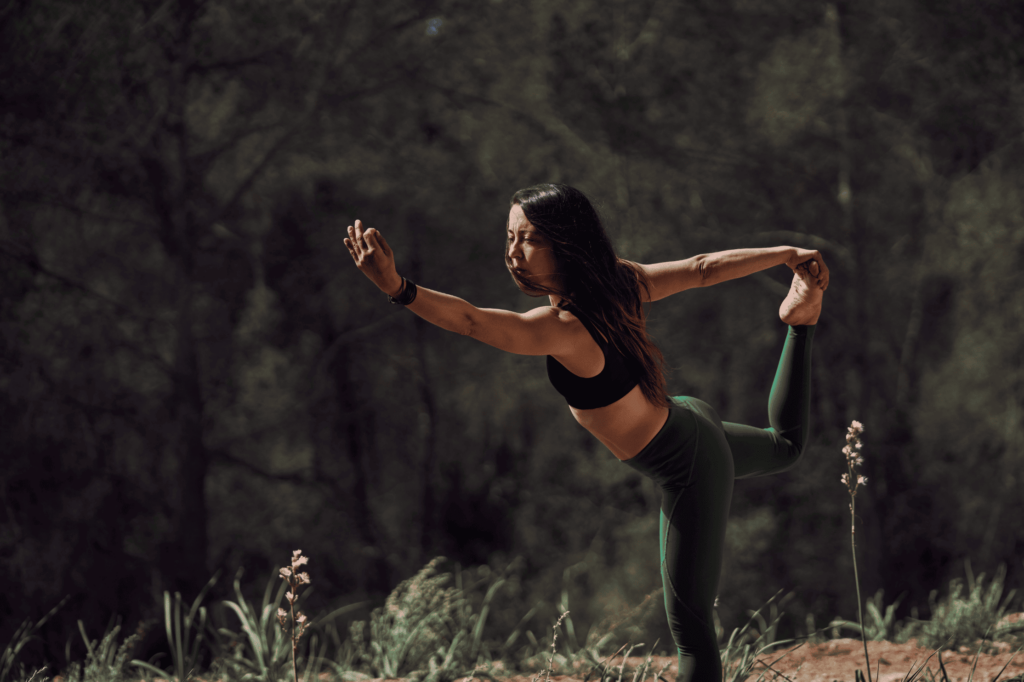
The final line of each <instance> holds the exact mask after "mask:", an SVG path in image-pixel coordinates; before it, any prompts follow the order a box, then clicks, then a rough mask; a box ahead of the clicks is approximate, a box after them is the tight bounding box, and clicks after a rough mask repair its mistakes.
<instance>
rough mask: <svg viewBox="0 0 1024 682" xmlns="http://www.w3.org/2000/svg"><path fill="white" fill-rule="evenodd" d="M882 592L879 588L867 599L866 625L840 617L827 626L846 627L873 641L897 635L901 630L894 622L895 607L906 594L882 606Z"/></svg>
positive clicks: (893, 637) (892, 638) (891, 638)
mask: <svg viewBox="0 0 1024 682" xmlns="http://www.w3.org/2000/svg"><path fill="white" fill-rule="evenodd" d="M884 594H885V590H882V589H879V590H878V592H875V596H874V597H872V598H871V599H868V601H867V609H868V622H867V624H866V625H863V626H862V625H861V624H859V623H853V622H850V621H848V620H844V619H842V618H836V619H834V620H832V622H831V623H829V624H828V627H831V628H847V629H849V630H853V631H854V632H856V633H857V634H859V635H861V636H862V637H864V638H866V639H870V640H871V641H873V642H881V641H883V640H894V639H895V638H896V636H897V635H896V633H897V632H898V631H901V628H900V627H899V624H897V623H896V622H895V619H896V608H897V607H898V606H899V605H900V602H901V601H903V597H905V596H906V592H904V593H903V594H901V595H900V596H899V597H897V598H896V601H895V602H894V603H892V604H889V605H888V606H883V605H884V602H883V601H882V597H883V595H884ZM883 608H884V610H885V613H884V615H883V613H882V611H883Z"/></svg>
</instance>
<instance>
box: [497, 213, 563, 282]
mask: <svg viewBox="0 0 1024 682" xmlns="http://www.w3.org/2000/svg"><path fill="white" fill-rule="evenodd" d="M506 236H507V237H508V257H509V259H510V260H511V261H512V267H513V269H514V271H515V273H516V274H517V275H518V276H519V278H520V279H522V280H525V281H526V282H530V283H534V282H535V283H537V284H540V285H543V286H546V287H549V288H551V289H556V290H558V289H559V288H560V287H559V278H558V263H557V262H556V260H555V252H554V251H553V250H552V248H551V242H550V241H549V240H548V239H547V238H546V237H545V236H544V235H542V234H541V233H540V232H538V231H537V229H536V228H535V227H534V226H533V225H531V224H530V221H528V220H527V219H526V216H525V215H524V214H523V208H522V207H521V206H520V205H519V204H515V205H513V206H512V210H510V211H509V213H508V234H507V235H506ZM519 288H520V289H521V290H522V291H523V292H524V293H526V294H529V295H530V296H544V295H546V294H545V293H544V292H536V293H534V292H531V291H529V290H527V289H524V288H523V287H522V286H520V287H519Z"/></svg>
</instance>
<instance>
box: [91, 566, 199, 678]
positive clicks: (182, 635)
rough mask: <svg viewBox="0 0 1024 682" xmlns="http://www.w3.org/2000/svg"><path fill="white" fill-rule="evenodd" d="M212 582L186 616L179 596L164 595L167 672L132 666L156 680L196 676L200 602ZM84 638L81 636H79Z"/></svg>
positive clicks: (144, 665)
mask: <svg viewBox="0 0 1024 682" xmlns="http://www.w3.org/2000/svg"><path fill="white" fill-rule="evenodd" d="M216 582H217V576H216V575H214V576H213V577H212V578H210V580H209V582H207V583H206V585H205V586H204V587H203V589H202V590H200V591H199V595H198V596H196V598H195V600H194V601H193V602H192V606H191V607H189V609H188V612H185V604H184V602H183V601H182V599H181V593H180V592H175V593H174V600H173V601H172V600H171V593H170V592H168V591H164V628H165V630H166V632H167V643H168V644H169V645H170V647H171V659H172V667H171V670H170V671H164V670H161V669H160V668H157V667H156V666H155V665H153V664H151V663H147V662H145V661H139V660H133V661H132V665H134V666H135V667H137V668H141V669H142V670H145V671H147V672H150V673H153V674H155V675H156V676H158V677H167V676H168V675H171V674H173V676H174V677H175V679H177V680H178V682H185V681H186V680H188V679H190V678H191V677H192V676H193V674H194V673H196V672H198V671H197V664H198V663H199V658H200V655H201V653H202V651H201V650H202V646H203V642H204V640H205V638H206V607H205V606H202V602H203V597H205V596H206V593H207V592H208V591H209V590H210V588H211V587H213V585H214V583H216ZM84 634H85V633H84V632H83V636H84Z"/></svg>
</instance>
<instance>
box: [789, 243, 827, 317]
mask: <svg viewBox="0 0 1024 682" xmlns="http://www.w3.org/2000/svg"><path fill="white" fill-rule="evenodd" d="M817 277H818V264H817V263H816V262H815V261H813V260H811V261H807V262H806V263H801V264H800V265H798V266H796V269H795V270H794V271H793V283H792V284H791V285H790V287H789V294H787V295H786V299H785V300H784V301H783V302H782V305H781V306H779V317H780V318H781V319H782V321H783V322H785V323H786V324H788V325H790V326H792V327H799V326H802V325H813V324H817V323H818V316H819V315H821V299H822V296H823V295H824V293H825V292H823V291H822V290H821V288H820V287H819V286H818V284H817V282H816V279H817Z"/></svg>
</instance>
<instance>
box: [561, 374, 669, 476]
mask: <svg viewBox="0 0 1024 682" xmlns="http://www.w3.org/2000/svg"><path fill="white" fill-rule="evenodd" d="M569 409H570V410H572V414H573V416H574V417H576V421H578V422H579V423H580V425H581V426H582V427H583V428H585V429H586V430H587V431H590V432H591V433H592V434H594V436H595V437H596V438H597V439H598V440H599V441H601V442H602V443H604V444H605V447H607V448H608V449H609V450H611V451H612V454H613V455H615V456H616V457H618V458H619V459H632V458H633V457H636V455H637V454H639V452H640V451H641V450H643V449H644V447H645V446H646V445H647V444H648V443H650V442H651V439H652V438H654V437H655V436H656V435H658V431H661V427H662V426H664V425H665V420H667V419H668V408H667V407H660V406H658V405H652V404H651V402H650V401H648V400H647V398H646V397H645V396H644V394H643V391H642V390H641V389H640V386H639V385H637V386H634V387H633V390H631V391H630V392H629V393H627V394H626V395H624V396H622V397H621V398H619V399H618V400H616V401H615V402H614V403H612V404H611V405H605V406H604V407H597V408H594V409H592V410H580V409H577V408H575V407H570V408H569Z"/></svg>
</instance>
